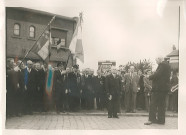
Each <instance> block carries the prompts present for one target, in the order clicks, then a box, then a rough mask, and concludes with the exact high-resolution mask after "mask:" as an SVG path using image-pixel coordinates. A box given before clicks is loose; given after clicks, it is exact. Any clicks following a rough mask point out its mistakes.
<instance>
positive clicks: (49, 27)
mask: <svg viewBox="0 0 186 135" xmlns="http://www.w3.org/2000/svg"><path fill="white" fill-rule="evenodd" d="M50 41H51V24H50V25H49V50H48V51H49V62H50V56H51V52H50V51H51V43H50Z"/></svg>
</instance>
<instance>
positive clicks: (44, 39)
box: [31, 26, 51, 61]
mask: <svg viewBox="0 0 186 135" xmlns="http://www.w3.org/2000/svg"><path fill="white" fill-rule="evenodd" d="M50 36H51V34H50V28H49V26H48V28H47V29H46V30H45V32H44V33H43V34H42V36H41V37H40V39H39V40H38V41H37V43H36V45H35V46H34V47H33V48H32V50H31V51H32V52H34V53H35V54H37V55H39V56H40V57H41V58H42V59H43V60H44V61H46V59H47V58H48V56H49V45H50V39H51V38H50Z"/></svg>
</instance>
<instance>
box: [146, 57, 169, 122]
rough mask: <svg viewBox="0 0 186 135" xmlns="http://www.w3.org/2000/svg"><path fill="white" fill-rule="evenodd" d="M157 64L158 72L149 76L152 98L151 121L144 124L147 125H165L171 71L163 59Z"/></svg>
mask: <svg viewBox="0 0 186 135" xmlns="http://www.w3.org/2000/svg"><path fill="white" fill-rule="evenodd" d="M156 63H157V64H158V67H157V69H156V72H155V73H154V74H153V75H151V76H149V79H150V80H152V97H151V103H150V111H149V121H148V122H146V123H144V124H145V125H150V124H152V123H158V124H165V97H166V94H167V93H168V91H169V90H170V75H171V69H170V66H169V64H168V63H167V62H166V61H163V58H162V57H159V58H157V59H156ZM156 114H157V119H156Z"/></svg>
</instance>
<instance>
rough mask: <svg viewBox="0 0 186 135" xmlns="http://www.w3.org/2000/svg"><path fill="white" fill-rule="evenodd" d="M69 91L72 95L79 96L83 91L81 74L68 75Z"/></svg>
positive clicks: (71, 73) (72, 73)
mask: <svg viewBox="0 0 186 135" xmlns="http://www.w3.org/2000/svg"><path fill="white" fill-rule="evenodd" d="M67 84H68V86H67V87H68V89H69V90H70V91H71V94H73V95H75V96H79V94H80V89H81V75H80V74H79V73H74V72H70V73H68V82H67Z"/></svg>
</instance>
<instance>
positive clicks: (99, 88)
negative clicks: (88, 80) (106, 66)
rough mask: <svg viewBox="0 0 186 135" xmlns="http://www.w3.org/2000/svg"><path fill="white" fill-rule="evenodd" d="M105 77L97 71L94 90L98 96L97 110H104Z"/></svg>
mask: <svg viewBox="0 0 186 135" xmlns="http://www.w3.org/2000/svg"><path fill="white" fill-rule="evenodd" d="M103 79H104V78H103V76H101V71H100V70H98V71H97V76H95V77H94V90H95V96H96V104H97V109H98V110H102V109H103V107H104V106H103V105H104V85H103V81H104V80H103Z"/></svg>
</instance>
